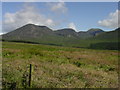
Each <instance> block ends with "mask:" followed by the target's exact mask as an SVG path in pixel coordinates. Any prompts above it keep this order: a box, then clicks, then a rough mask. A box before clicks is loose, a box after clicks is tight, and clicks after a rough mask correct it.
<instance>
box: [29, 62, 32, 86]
mask: <svg viewBox="0 0 120 90" xmlns="http://www.w3.org/2000/svg"><path fill="white" fill-rule="evenodd" d="M31 73H32V65H31V64H30V72H29V87H31V75H32V74H31Z"/></svg>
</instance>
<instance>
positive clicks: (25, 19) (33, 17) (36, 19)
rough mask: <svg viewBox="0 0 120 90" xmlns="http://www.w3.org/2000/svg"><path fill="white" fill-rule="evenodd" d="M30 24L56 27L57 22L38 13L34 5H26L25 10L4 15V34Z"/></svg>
mask: <svg viewBox="0 0 120 90" xmlns="http://www.w3.org/2000/svg"><path fill="white" fill-rule="evenodd" d="M28 23H33V24H36V25H45V26H49V27H52V26H54V25H55V22H54V21H53V20H52V19H51V18H48V17H46V16H45V15H43V14H41V13H40V12H38V11H37V8H35V7H34V6H32V5H28V4H25V5H24V7H23V9H21V10H19V11H17V12H15V13H9V12H8V13H6V14H5V15H4V21H3V29H4V31H3V32H8V31H11V30H14V29H16V28H18V27H20V26H23V25H25V24H28Z"/></svg>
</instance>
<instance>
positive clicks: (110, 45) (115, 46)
mask: <svg viewBox="0 0 120 90" xmlns="http://www.w3.org/2000/svg"><path fill="white" fill-rule="evenodd" d="M119 45H120V42H119V43H118V42H101V43H95V44H91V45H90V47H89V49H100V50H103V49H104V50H120V46H119Z"/></svg>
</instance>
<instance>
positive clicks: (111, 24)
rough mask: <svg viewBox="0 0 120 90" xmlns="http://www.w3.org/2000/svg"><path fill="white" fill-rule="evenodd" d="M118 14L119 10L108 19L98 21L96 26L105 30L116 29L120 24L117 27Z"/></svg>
mask: <svg viewBox="0 0 120 90" xmlns="http://www.w3.org/2000/svg"><path fill="white" fill-rule="evenodd" d="M118 13H120V11H119V10H116V11H115V12H113V13H110V14H109V16H108V18H106V19H104V20H100V21H98V24H99V25H100V26H103V27H107V28H117V27H118V26H120V24H119V25H118V22H120V20H119V21H118Z"/></svg>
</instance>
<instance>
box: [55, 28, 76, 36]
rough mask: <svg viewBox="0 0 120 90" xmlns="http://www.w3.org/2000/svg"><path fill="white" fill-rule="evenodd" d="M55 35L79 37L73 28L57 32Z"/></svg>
mask: <svg viewBox="0 0 120 90" xmlns="http://www.w3.org/2000/svg"><path fill="white" fill-rule="evenodd" d="M55 34H56V35H59V36H63V37H77V36H78V33H77V32H75V30H74V29H71V28H65V29H60V30H56V31H55Z"/></svg>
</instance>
